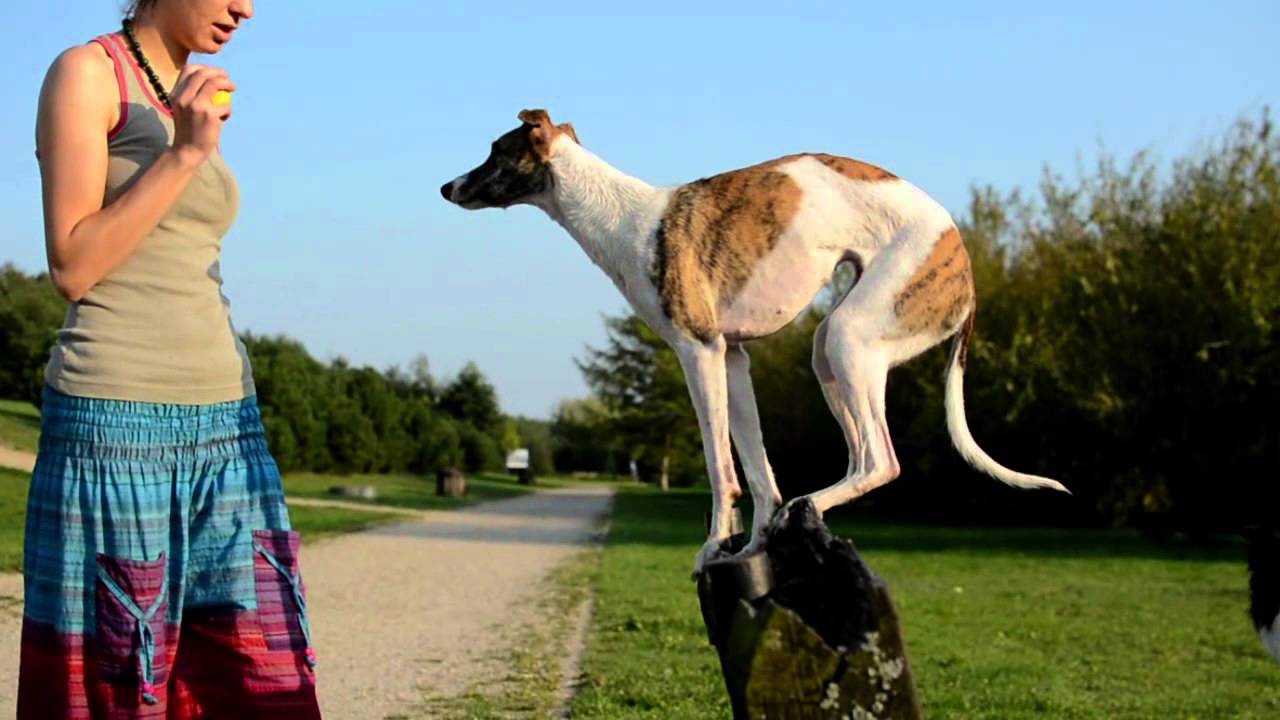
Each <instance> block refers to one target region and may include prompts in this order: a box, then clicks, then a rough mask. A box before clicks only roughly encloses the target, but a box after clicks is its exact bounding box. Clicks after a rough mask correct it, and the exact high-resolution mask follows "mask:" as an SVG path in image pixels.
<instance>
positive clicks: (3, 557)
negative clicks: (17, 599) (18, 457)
mask: <svg viewBox="0 0 1280 720" xmlns="http://www.w3.org/2000/svg"><path fill="white" fill-rule="evenodd" d="M30 484H31V476H30V475H28V474H27V473H24V472H18V471H17V470H9V469H7V468H0V572H17V571H19V570H21V569H22V537H23V535H24V534H25V532H26V518H27V488H28V486H29V485H30Z"/></svg>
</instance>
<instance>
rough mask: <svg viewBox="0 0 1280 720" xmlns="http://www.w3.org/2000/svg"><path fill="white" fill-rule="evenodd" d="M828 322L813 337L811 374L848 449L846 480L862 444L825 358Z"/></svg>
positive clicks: (855, 467)
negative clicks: (814, 376)
mask: <svg viewBox="0 0 1280 720" xmlns="http://www.w3.org/2000/svg"><path fill="white" fill-rule="evenodd" d="M829 320H830V318H824V319H823V321H822V322H821V323H819V324H818V329H817V331H816V332H815V333H814V335H813V374H814V375H816V376H817V378H818V384H819V385H820V386H821V387H822V396H823V397H824V398H826V400H827V407H828V408H830V410H831V414H832V415H833V416H835V418H836V421H837V422H839V423H840V429H841V430H842V431H843V432H844V441H845V445H846V446H848V449H849V464H848V465H847V466H846V468H845V474H844V476H845V477H846V478H847V477H852V476H853V474H854V472H856V471H857V469H858V453H859V452H860V450H861V447H862V443H861V442H860V441H859V438H858V427H857V425H856V424H854V422H853V414H852V413H851V412H850V410H849V408H848V406H846V405H845V401H844V396H842V395H841V394H840V387H839V383H837V382H836V376H835V372H834V371H833V370H832V369H831V359H830V358H829V357H827V323H828V321H829Z"/></svg>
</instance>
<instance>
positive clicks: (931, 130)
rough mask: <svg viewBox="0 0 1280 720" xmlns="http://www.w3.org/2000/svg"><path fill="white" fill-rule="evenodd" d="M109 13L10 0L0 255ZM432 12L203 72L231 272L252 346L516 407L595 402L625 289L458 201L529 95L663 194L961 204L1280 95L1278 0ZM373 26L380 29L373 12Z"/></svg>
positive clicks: (377, 9)
mask: <svg viewBox="0 0 1280 720" xmlns="http://www.w3.org/2000/svg"><path fill="white" fill-rule="evenodd" d="M118 5H119V3H118V2H116V0H46V1H41V2H34V1H31V0H15V1H14V2H11V3H8V7H9V8H10V9H9V10H8V11H7V12H6V22H5V23H3V24H0V47H3V48H5V49H4V51H3V52H4V54H5V62H4V63H2V64H0V80H3V82H4V86H5V88H6V89H7V92H6V97H7V99H8V102H7V103H6V107H5V108H4V110H3V111H0V217H3V218H4V223H5V227H6V230H5V232H4V234H3V236H2V239H0V261H3V260H6V259H7V260H12V261H13V262H15V263H16V264H17V265H18V266H19V267H21V268H23V269H25V270H28V271H36V270H40V269H42V268H43V267H44V250H43V240H42V230H41V217H40V194H39V178H38V173H37V167H36V164H35V161H34V158H33V157H32V147H33V145H32V136H33V126H34V125H33V124H34V117H35V106H36V96H37V92H38V90H39V86H40V83H41V81H42V78H43V75H44V72H45V70H46V69H47V67H48V64H49V62H50V61H51V60H52V59H53V57H54V56H55V55H56V54H57V53H58V52H59V51H60V50H62V49H63V48H65V47H67V46H69V45H71V44H76V43H79V42H82V41H85V40H87V39H89V38H91V37H92V36H94V35H96V34H98V33H100V32H104V31H108V30H112V29H114V28H115V27H117V25H118V17H119V14H118V12H117V10H118ZM616 5H617V4H614V3H600V2H580V1H578V0H560V1H558V2H554V3H530V4H522V5H519V6H517V5H515V4H512V3H493V2H480V1H473V2H467V3H448V4H446V3H434V2H432V3H425V2H420V0H365V1H364V2H359V3H357V2H353V1H348V2H338V1H337V0H306V1H305V2H303V1H302V0H289V1H288V2H279V1H273V0H261V1H260V2H258V3H257V17H255V18H254V19H253V20H252V21H250V22H249V23H248V24H247V26H246V27H245V28H244V30H243V31H242V32H241V33H239V34H238V36H237V37H236V39H235V40H234V41H233V42H232V43H231V45H230V46H229V47H228V48H227V49H226V50H225V51H224V52H223V53H222V54H220V55H219V56H217V57H216V58H214V59H207V58H201V59H202V60H205V61H208V62H213V63H216V64H219V65H221V66H223V67H226V68H227V69H228V71H229V72H230V74H231V76H232V78H233V79H234V80H235V81H236V83H237V85H238V86H239V91H238V92H237V94H236V116H235V117H234V118H233V119H232V121H231V122H230V123H229V124H228V126H227V128H226V130H225V131H224V137H223V152H224V154H225V155H226V157H227V159H228V162H229V163H230V164H231V166H232V168H233V170H234V171H235V172H236V174H237V178H238V181H239V183H240V186H241V192H242V208H241V214H240V216H239V219H238V221H237V223H236V225H235V227H234V228H233V229H232V231H231V233H230V234H229V235H228V237H227V238H226V241H225V246H224V255H223V274H224V277H225V279H226V292H227V293H228V295H229V296H230V298H231V300H232V312H233V316H234V318H235V321H236V324H237V325H238V326H239V327H240V328H241V329H247V330H250V331H253V332H256V333H271V334H273V333H279V332H283V333H287V334H289V335H291V336H293V337H296V338H299V339H301V340H302V341H303V342H305V343H306V345H307V347H308V348H309V349H310V350H311V351H312V353H313V354H315V355H316V356H318V357H320V358H322V359H330V358H332V357H334V356H337V355H342V356H344V357H346V358H347V359H348V360H350V361H351V362H353V363H355V364H368V365H373V366H375V367H377V368H379V369H382V368H386V367H387V366H389V365H392V364H402V365H404V364H407V363H408V362H409V361H410V360H411V359H412V358H413V357H414V356H415V355H416V354H418V353H425V354H426V355H427V356H428V358H429V359H430V361H431V363H432V366H433V368H434V370H435V372H436V373H437V374H438V375H441V376H444V377H448V376H449V375H451V374H452V373H454V372H456V371H457V370H458V369H459V368H460V367H461V366H462V365H463V364H464V363H465V362H467V361H468V360H474V361H475V362H476V363H477V364H478V365H479V366H480V367H481V369H482V370H483V371H484V372H485V373H486V374H487V375H488V377H489V378H490V379H491V380H492V381H493V383H494V384H495V386H496V387H497V389H498V393H499V397H500V400H501V402H502V404H503V406H504V408H506V409H507V410H508V411H510V412H515V413H521V414H526V415H532V416H546V415H548V414H549V413H550V412H551V409H552V408H553V406H554V404H555V402H556V401H557V400H559V399H560V398H564V397H574V396H581V395H584V394H586V392H587V391H586V388H585V386H584V384H583V382H582V379H581V377H580V375H579V373H578V371H577V369H576V368H575V367H574V364H573V357H574V356H580V355H581V354H582V353H583V350H584V346H585V345H587V344H599V343H601V342H602V340H603V338H604V333H603V323H602V316H603V315H604V314H606V313H607V314H615V313H618V312H621V311H622V310H623V309H624V302H623V300H622V298H621V296H620V295H619V294H618V293H617V291H616V290H615V289H614V287H613V286H612V284H610V283H609V281H608V280H607V279H606V278H605V276H604V275H603V274H602V273H601V272H600V271H599V270H597V269H596V268H595V267H594V266H593V265H591V263H590V262H589V261H588V260H587V258H586V256H585V255H584V254H583V253H582V251H581V250H580V249H579V248H578V247H577V245H576V244H575V243H574V242H573V241H572V239H570V238H569V237H568V235H566V234H565V233H564V232H563V231H562V230H561V229H560V228H559V227H558V226H556V225H554V224H553V223H552V222H551V221H550V220H548V219H547V218H546V217H545V216H543V215H542V214H541V213H540V212H538V211H536V210H533V209H532V208H515V209H512V210H508V211H505V212H504V211H497V210H493V211H486V212H482V213H467V212H464V211H461V210H459V209H457V208H454V207H452V206H449V205H447V204H446V203H444V201H443V200H442V199H441V198H440V196H439V192H438V188H439V186H440V184H441V183H442V182H444V181H446V180H448V179H450V178H453V177H454V176H456V175H458V174H460V173H462V172H464V171H466V170H468V169H470V168H471V167H472V166H474V165H475V164H477V163H479V162H480V161H481V160H482V159H483V156H484V154H485V153H486V152H487V148H488V143H489V142H490V141H491V140H492V139H493V138H494V137H496V136H497V135H498V134H500V133H502V132H504V131H506V130H508V129H510V128H512V127H514V126H515V125H516V124H517V121H516V113H517V112H518V111H519V110H520V109H522V108H525V107H545V108H547V109H548V110H549V111H550V112H551V116H552V118H553V119H554V120H555V121H557V122H564V121H572V122H573V123H574V125H575V126H576V128H577V130H578V134H579V137H580V138H581V140H582V142H583V144H584V145H586V146H588V147H589V148H591V149H592V150H594V151H595V152H597V153H598V154H600V155H601V156H603V157H604V158H605V159H607V160H609V161H610V162H612V163H613V164H615V165H617V166H618V167H620V168H622V169H623V170H625V171H627V172H629V173H631V174H633V175H636V176H639V177H641V178H644V179H646V180H648V181H650V182H653V183H659V184H665V183H674V182H679V181H684V180H690V179H694V178H696V177H700V176H703V175H707V174H712V173H714V172H718V171H721V170H726V169H729V168H732V167H738V166H742V165H746V164H751V163H754V162H757V161H760V160H763V159H766V158H769V157H772V156H775V155H779V154H783V153H788V152H795V151H807V150H814V151H825V152H833V153H838V154H845V155H850V156H853V157H857V158H861V159H864V160H868V161H871V162H875V163H878V164H881V165H884V166H886V167H887V168H889V169H890V170H892V171H893V172H895V173H897V174H898V175H901V176H903V177H906V178H908V179H910V180H911V181H913V182H914V183H915V184H917V185H920V186H921V187H923V188H925V189H926V190H928V191H930V192H932V193H933V194H934V195H935V196H937V197H938V198H939V199H940V200H941V201H942V202H943V203H944V204H945V205H946V206H947V207H949V208H950V209H952V211H953V212H957V213H958V212H961V211H963V209H964V207H965V204H966V201H967V197H968V192H969V188H970V187H971V186H972V185H974V184H976V183H991V184H993V185H995V186H996V187H997V188H999V189H1001V190H1008V189H1012V188H1015V187H1022V188H1025V189H1027V190H1033V189H1034V187H1035V185H1036V183H1037V181H1038V180H1039V178H1040V175H1041V172H1042V170H1043V168H1044V167H1045V166H1046V165H1047V166H1048V167H1050V168H1052V169H1054V170H1056V171H1059V172H1061V173H1063V174H1065V175H1067V176H1068V177H1070V176H1073V175H1074V171H1075V169H1076V168H1077V167H1078V166H1079V165H1081V164H1082V163H1083V165H1085V166H1086V167H1087V166H1089V165H1090V164H1091V163H1092V161H1093V159H1094V158H1096V157H1097V150H1098V148H1099V147H1100V146H1102V147H1105V148H1106V149H1107V150H1108V151H1109V152H1111V153H1113V154H1115V155H1118V156H1119V157H1120V158H1122V159H1123V158H1127V157H1129V156H1130V155H1131V154H1132V153H1133V152H1135V151H1137V150H1140V149H1150V150H1152V151H1154V152H1155V153H1157V155H1158V157H1161V158H1164V159H1166V160H1167V159H1171V158H1173V157H1177V156H1180V155H1183V154H1185V153H1187V152H1188V151H1191V150H1193V149H1194V148H1195V147H1197V146H1198V144H1199V143H1201V142H1203V141H1206V140H1212V139H1214V138H1216V137H1218V136H1219V135H1220V134H1221V133H1222V132H1223V131H1225V130H1226V129H1227V128H1228V127H1229V126H1230V124H1231V123H1232V122H1234V121H1235V120H1236V119H1237V118H1239V117H1241V116H1242V115H1250V116H1253V117H1257V115H1258V113H1259V112H1261V109H1262V107H1263V106H1264V105H1268V104H1270V105H1273V106H1274V105H1276V104H1277V101H1280V70H1277V67H1278V66H1277V55H1276V51H1275V46H1274V41H1275V38H1276V37H1277V31H1280V5H1278V4H1276V3H1274V2H1269V3H1268V2H1221V3H1206V2H1159V3H1157V2H1140V3H1139V2H1132V3H1125V2H1105V3H1103V2H1075V3H1068V4H1061V3H1053V4H1051V7H1050V8H1049V9H1037V8H1035V7H1034V6H1037V5H1045V4H1042V3H1024V2H986V3H983V2H968V3H950V2H948V3H932V2H921V3H910V4H907V3H864V2H853V1H851V0H844V1H843V2H797V3H792V4H791V7H790V8H789V9H785V10H784V9H783V4H782V3H753V2H732V3H728V2H700V3H692V2H687V1H686V2H681V3H674V2H648V3H626V4H623V7H624V8H625V10H624V11H623V12H618V11H616V10H613V9H612V7H614V6H616ZM357 8H358V9H359V10H358V12H360V13H363V15H361V16H356V13H357Z"/></svg>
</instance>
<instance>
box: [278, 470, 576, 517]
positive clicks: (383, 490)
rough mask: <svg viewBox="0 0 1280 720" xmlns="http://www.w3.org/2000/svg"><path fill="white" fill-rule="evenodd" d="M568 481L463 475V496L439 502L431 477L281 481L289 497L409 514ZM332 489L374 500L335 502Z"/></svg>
mask: <svg viewBox="0 0 1280 720" xmlns="http://www.w3.org/2000/svg"><path fill="white" fill-rule="evenodd" d="M572 482H574V481H572V480H569V479H567V478H561V477H545V478H538V479H537V480H536V481H535V484H534V485H533V486H529V485H521V484H519V483H518V482H516V478H515V476H514V475H500V474H495V473H480V474H475V475H467V494H466V496H465V497H461V498H443V497H437V496H436V481H435V478H433V477H423V476H420V475H409V474H388V475H346V476H337V475H317V474H315V473H290V474H289V475H286V476H285V478H284V489H285V492H286V493H287V494H288V495H290V496H293V497H305V498H322V499H325V500H334V499H342V500H349V501H351V502H368V503H371V504H374V505H387V506H391V507H399V508H407V509H411V510H438V509H447V508H452V507H459V506H462V505H470V504H472V503H477V502H484V501H486V500H501V499H503V498H509V497H515V496H517V495H527V494H528V493H531V492H536V491H538V490H546V489H548V488H556V487H564V486H565V485H568V484H571V483H572ZM334 485H373V486H374V487H376V488H377V489H378V499H377V500H370V501H366V500H356V499H351V498H339V497H338V496H337V495H330V494H329V488H330V487H332V486H334Z"/></svg>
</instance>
